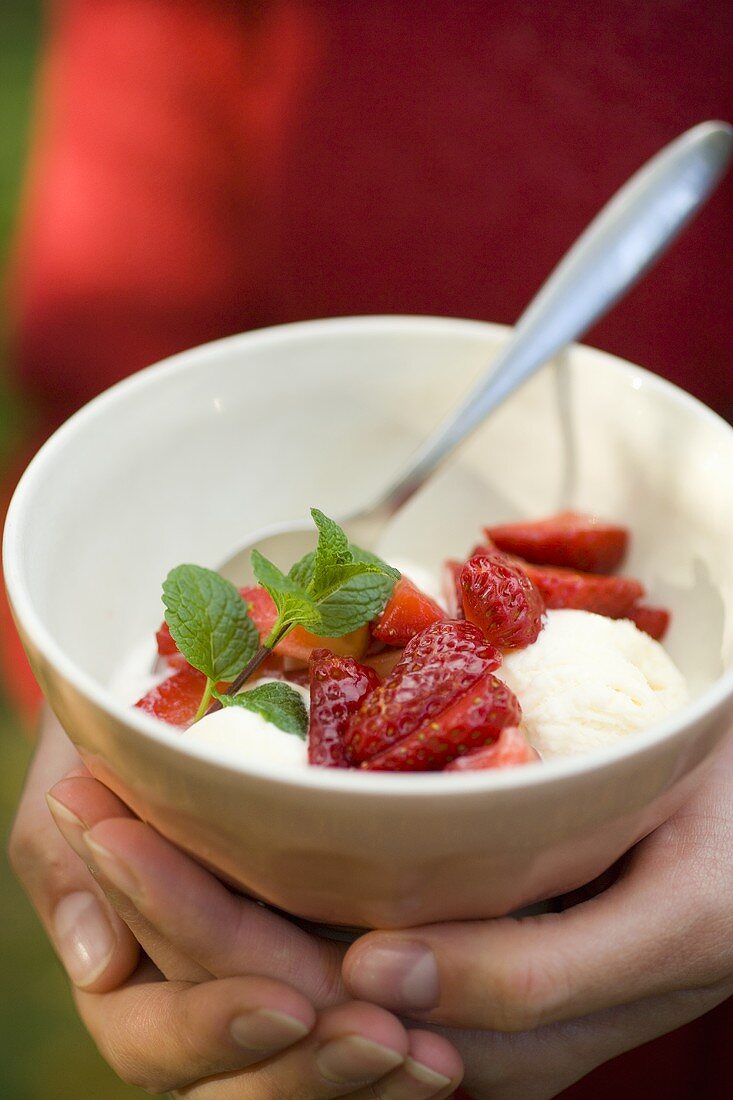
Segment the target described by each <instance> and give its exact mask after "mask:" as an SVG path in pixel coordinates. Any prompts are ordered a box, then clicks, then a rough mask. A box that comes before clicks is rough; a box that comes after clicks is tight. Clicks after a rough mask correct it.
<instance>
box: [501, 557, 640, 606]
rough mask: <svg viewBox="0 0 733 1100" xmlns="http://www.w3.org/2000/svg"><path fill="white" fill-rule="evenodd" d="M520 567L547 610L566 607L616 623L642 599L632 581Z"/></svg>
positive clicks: (589, 574)
mask: <svg viewBox="0 0 733 1100" xmlns="http://www.w3.org/2000/svg"><path fill="white" fill-rule="evenodd" d="M522 565H523V568H524V570H525V572H526V573H527V576H528V577H529V578H530V580H531V581H532V583H533V584H534V585H535V587H536V588H537V589H538V590H539V591H540V592H541V593H542V597H543V599H544V601H545V606H546V607H547V608H550V609H555V608H562V607H570V608H574V609H575V610H577V611H595V613H596V614H597V615H608V616H609V617H610V618H612V619H620V618H623V616H625V615H627V614H628V613H629V611H630V610H631V608H632V606H633V605H634V604H635V603H636V601H637V600H638V599H639V598H640V597H641V596H643V595H644V586H643V585H642V584H640V583H639V581H636V580H634V579H633V578H632V577H618V576H616V577H600V576H598V575H597V574H594V573H578V572H576V571H575V570H573V569H563V568H562V566H556V567H554V568H553V567H552V566H544V565H529V564H528V563H522Z"/></svg>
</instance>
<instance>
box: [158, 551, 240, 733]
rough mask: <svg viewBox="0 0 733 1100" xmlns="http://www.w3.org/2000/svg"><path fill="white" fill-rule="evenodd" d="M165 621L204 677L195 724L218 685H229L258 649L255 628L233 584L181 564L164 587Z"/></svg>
mask: <svg viewBox="0 0 733 1100" xmlns="http://www.w3.org/2000/svg"><path fill="white" fill-rule="evenodd" d="M163 604H164V605H165V621H166V622H167V624H168V627H169V629H170V632H171V637H172V638H173V641H174V642H175V643H176V645H177V646H178V648H179V650H180V651H181V653H182V654H183V656H184V657H185V658H186V660H187V661H188V663H189V664H190V665H193V667H194V668H197V669H198V670H199V672H203V674H204V676H206V687H205V689H204V693H203V696H202V699H201V704H200V706H199V709H198V712H197V714H196V719H198V718H200V717H201V716H202V715H203V714H204V713H205V711H206V708H207V707H208V705H209V702H210V700H211V696H212V693H213V690H214V687H215V685H216V684H217V683H220V682H224V683H230V682H231V681H232V680H234V679H235V678H236V676H237V674H238V672H239V671H240V669H241V668H242V667H243V666H244V665H246V664H247V663H248V661H250V660H251V659H252V657H253V655H254V654H255V652H256V650H257V647H258V645H259V640H260V639H259V634H258V633H257V627H256V626H255V624H254V623H253V622H252V620H251V619H250V617H249V615H248V613H247V605H246V603H245V602H244V600H243V599H242V597H241V596H240V594H239V592H238V591H237V589H236V588H235V587H234V585H233V584H231V582H230V581H227V580H225V579H224V578H223V577H221V576H220V575H219V574H218V573H214V572H213V571H212V570H211V569H204V568H203V567H202V566H200V565H178V566H176V568H175V569H172V570H171V571H170V573H169V574H168V576H167V577H166V579H165V581H164V582H163Z"/></svg>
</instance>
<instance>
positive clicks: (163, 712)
mask: <svg viewBox="0 0 733 1100" xmlns="http://www.w3.org/2000/svg"><path fill="white" fill-rule="evenodd" d="M205 686H206V677H205V676H204V674H203V672H199V671H198V670H197V669H195V668H191V666H190V665H186V666H185V667H184V668H181V669H180V670H179V671H178V672H174V673H173V675H172V676H169V677H168V679H167V680H162V681H161V683H159V684H158V685H157V686H156V687H154V688H151V689H150V691H149V692H148V693H147V694H146V695H144V696H143V697H142V699H139V700H138V702H137V703H135V706H136V707H139V708H140V710H144V711H145V713H146V714H152V715H153V717H154V718H160V720H161V721H162V722H170V724H171V725H172V726H180V727H181V728H182V729H187V727H188V726H190V725H191V723H192V722H193V720H194V718H195V717H196V711H197V710H198V708H199V703H200V702H201V697H202V695H203V693H204V688H205Z"/></svg>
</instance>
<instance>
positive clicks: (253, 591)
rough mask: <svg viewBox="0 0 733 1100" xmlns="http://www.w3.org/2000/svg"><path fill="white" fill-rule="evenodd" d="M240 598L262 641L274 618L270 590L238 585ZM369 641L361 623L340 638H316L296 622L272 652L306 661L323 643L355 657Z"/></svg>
mask: <svg viewBox="0 0 733 1100" xmlns="http://www.w3.org/2000/svg"><path fill="white" fill-rule="evenodd" d="M239 592H240V594H241V596H242V598H243V599H244V600H245V601H246V603H248V604H249V615H250V618H251V619H252V622H253V623H254V624H255V626H256V627H257V631H258V633H259V635H260V640H261V641H264V640H265V638H267V637H268V635H269V634H270V632H271V631H272V628H273V626H274V625H275V620H276V619H277V608H276V607H275V601H274V600H273V599H272V596H271V595H270V593H269V592H266V591H265V589H264V588H261V587H260V586H259V585H253V586H252V587H249V588H240V590H239ZM368 645H369V627H367V626H362V627H359V629H358V630H354V631H352V632H351V633H350V634H344V635H343V636H342V637H341V638H319V637H318V635H316V634H311V633H310V632H309V631H308V630H304V629H303V627H302V626H296V627H295V629H294V630H291V632H290V633H289V634H288V636H287V637H286V638H283V640H282V641H281V642H280V643H279V644H278V645H276V646H275V654H276V655H277V656H279V657H290V658H292V659H293V660H295V661H301V662H302V663H303V664H307V663H308V661H309V660H310V655H311V653H312V652H313V650H314V649H319V648H321V647H323V646H325V647H326V648H327V649H330V650H331V652H332V653H338V654H340V655H342V656H344V657H355V658H356V659H357V660H358V659H359V658H360V657H362V656H363V655H364V653H366V649H367V646H368Z"/></svg>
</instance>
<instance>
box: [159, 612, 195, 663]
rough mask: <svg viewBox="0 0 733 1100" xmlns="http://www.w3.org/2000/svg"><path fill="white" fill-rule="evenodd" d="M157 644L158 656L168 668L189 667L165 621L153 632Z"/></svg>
mask: <svg viewBox="0 0 733 1100" xmlns="http://www.w3.org/2000/svg"><path fill="white" fill-rule="evenodd" d="M155 639H156V642H157V644H158V656H159V657H161V658H162V660H163V661H164V662H165V664H166V665H167V666H168V668H175V669H178V668H190V667H191V666H190V665H189V663H188V661H187V660H186V658H185V657H184V656H183V654H182V653H181V651H180V650H179V648H178V646H177V645H176V643H175V642H174V641H173V638H172V636H171V632H170V627H169V626H168V623H166V622H165V621H164V622H162V623H161V625H160V629H159V630H158V631H157V632H156V634H155Z"/></svg>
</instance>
